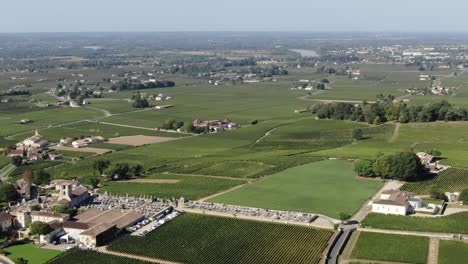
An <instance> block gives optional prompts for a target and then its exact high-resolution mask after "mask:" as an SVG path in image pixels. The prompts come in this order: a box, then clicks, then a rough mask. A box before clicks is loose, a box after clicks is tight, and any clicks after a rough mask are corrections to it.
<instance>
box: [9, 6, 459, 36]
mask: <svg viewBox="0 0 468 264" xmlns="http://www.w3.org/2000/svg"><path fill="white" fill-rule="evenodd" d="M0 10H1V11H2V12H1V13H0V32H2V33H4V32H8V33H10V32H108V31H109V32H132V31H137V32H147V31H149V32H156V31H311V32H314V31H339V32H346V31H376V32H468V19H465V16H466V14H465V13H466V11H467V10H468V1H466V0H444V1H442V0H328V1H327V0H320V1H317V0H281V1H278V0H268V1H267V0H229V1H226V0H0Z"/></svg>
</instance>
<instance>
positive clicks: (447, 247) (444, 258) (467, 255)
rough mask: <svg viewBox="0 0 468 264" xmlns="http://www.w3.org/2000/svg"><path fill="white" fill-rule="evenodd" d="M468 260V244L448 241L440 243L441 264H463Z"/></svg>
mask: <svg viewBox="0 0 468 264" xmlns="http://www.w3.org/2000/svg"><path fill="white" fill-rule="evenodd" d="M467 259H468V243H466V242H459V241H447V240H441V241H440V242H439V264H456V263H460V264H461V263H464V261H466V260H467Z"/></svg>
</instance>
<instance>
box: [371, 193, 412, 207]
mask: <svg viewBox="0 0 468 264" xmlns="http://www.w3.org/2000/svg"><path fill="white" fill-rule="evenodd" d="M382 194H383V195H388V198H386V199H382V196H381V199H378V200H375V201H374V203H375V204H387V205H400V206H406V205H407V204H408V199H410V198H411V197H413V196H414V194H413V193H411V192H403V191H398V190H385V191H383V192H382V193H381V195H382Z"/></svg>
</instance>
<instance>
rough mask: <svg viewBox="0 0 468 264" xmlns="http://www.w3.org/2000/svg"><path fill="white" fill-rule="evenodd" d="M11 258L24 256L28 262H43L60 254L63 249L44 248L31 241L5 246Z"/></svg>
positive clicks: (33, 263)
mask: <svg viewBox="0 0 468 264" xmlns="http://www.w3.org/2000/svg"><path fill="white" fill-rule="evenodd" d="M5 252H6V253H7V257H8V258H9V259H12V260H14V259H18V258H23V259H25V260H27V261H28V264H43V263H46V262H47V261H48V260H50V259H52V258H54V257H56V256H58V255H59V254H60V253H61V251H58V250H51V249H42V248H39V247H38V246H37V245H34V244H31V243H24V244H23V243H18V244H15V245H13V246H9V247H7V248H5Z"/></svg>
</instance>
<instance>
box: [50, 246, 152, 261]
mask: <svg viewBox="0 0 468 264" xmlns="http://www.w3.org/2000/svg"><path fill="white" fill-rule="evenodd" d="M71 261H72V262H73V263H74V264H103V263H106V264H128V263H132V264H149V263H154V262H147V261H142V260H138V259H129V258H125V257H118V256H113V255H109V254H104V253H99V252H96V251H92V250H79V249H71V250H68V251H66V252H64V253H62V254H60V255H58V256H57V257H55V258H54V259H52V260H50V261H49V262H47V263H48V264H68V263H71Z"/></svg>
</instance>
